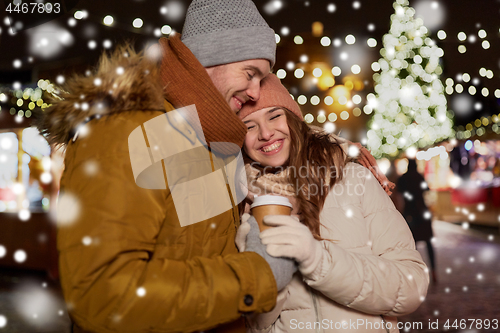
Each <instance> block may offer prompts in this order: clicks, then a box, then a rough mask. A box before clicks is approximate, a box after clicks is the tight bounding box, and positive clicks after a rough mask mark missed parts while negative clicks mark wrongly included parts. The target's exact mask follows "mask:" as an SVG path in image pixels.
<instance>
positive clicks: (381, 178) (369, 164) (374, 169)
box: [348, 141, 396, 195]
mask: <svg viewBox="0 0 500 333" xmlns="http://www.w3.org/2000/svg"><path fill="white" fill-rule="evenodd" d="M348 143H349V145H350V146H355V147H357V148H358V149H359V154H358V156H356V157H357V158H358V162H359V163H360V164H361V165H362V166H364V167H365V168H367V169H368V170H370V171H371V173H372V174H373V175H374V176H375V178H376V179H377V180H378V182H379V183H380V185H382V188H383V189H384V191H385V192H386V193H387V194H388V195H391V194H392V190H393V189H394V188H395V187H396V185H395V184H394V183H393V182H390V181H389V179H387V177H386V176H385V175H384V174H383V173H382V171H380V169H379V167H378V165H377V161H376V160H375V158H374V157H373V156H372V154H371V153H370V151H369V150H368V149H366V148H365V147H363V146H362V145H361V144H360V143H359V142H357V143H353V142H350V141H348Z"/></svg>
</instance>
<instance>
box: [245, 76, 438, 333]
mask: <svg viewBox="0 0 500 333" xmlns="http://www.w3.org/2000/svg"><path fill="white" fill-rule="evenodd" d="M239 116H240V119H242V120H243V122H244V123H245V124H246V126H247V128H248V133H247V136H246V139H245V144H244V152H245V154H246V157H247V162H248V163H247V165H246V169H247V177H248V184H249V189H250V191H251V192H253V193H256V194H259V195H262V194H278V195H286V196H288V197H290V198H291V199H292V203H293V204H294V212H295V213H296V214H298V216H299V217H300V220H301V222H299V219H297V218H293V217H288V216H267V217H265V218H264V222H265V223H267V224H269V225H273V226H275V228H271V229H268V230H266V231H263V232H262V233H260V238H261V240H262V243H263V244H265V245H267V252H268V253H269V254H270V255H272V256H285V257H290V258H293V259H295V260H296V262H297V263H298V267H299V272H298V273H297V274H296V275H295V276H294V278H293V279H292V281H291V282H290V283H289V284H288V286H287V287H286V288H285V289H283V290H282V291H281V292H280V294H279V296H278V302H277V305H276V307H275V308H274V309H273V310H272V311H271V312H269V313H265V314H259V315H252V316H248V317H247V318H248V330H249V331H251V332H321V331H324V332H331V331H342V332H350V331H352V332H398V331H399V330H398V328H397V319H396V318H395V317H396V316H401V315H405V314H408V313H410V312H412V311H414V310H415V309H416V308H417V307H418V306H419V305H420V304H421V302H422V301H423V300H424V298H425V295H426V293H427V286H428V283H429V278H428V272H427V268H426V266H425V264H424V262H423V261H422V258H421V256H420V254H419V253H418V252H417V251H416V250H415V244H414V241H413V238H412V235H411V232H410V230H409V229H408V227H407V225H406V222H405V221H404V219H403V218H402V216H401V215H400V214H399V213H398V212H397V211H396V209H395V208H394V205H393V204H392V201H391V200H390V198H389V197H388V196H387V194H386V193H384V190H383V189H382V187H381V186H380V185H379V183H378V182H377V180H376V179H375V177H373V176H372V174H371V173H370V171H369V170H368V169H366V168H364V167H363V166H361V165H359V164H356V163H352V162H351V161H350V160H349V158H347V156H346V154H345V153H344V150H343V149H342V147H341V145H340V143H339V142H338V141H337V140H335V139H332V138H331V137H330V136H329V135H327V134H324V133H321V132H320V131H318V130H313V129H310V128H309V127H308V126H307V125H306V124H305V123H304V122H303V121H302V115H301V112H300V109H299V107H298V105H297V104H296V103H295V102H294V101H293V100H292V98H291V97H290V95H289V94H288V92H287V91H286V89H285V88H284V87H283V86H282V85H281V83H280V81H279V79H278V78H277V77H276V76H274V75H269V76H268V78H266V79H265V80H264V81H263V83H262V86H261V96H260V99H259V101H258V102H257V103H254V104H253V105H245V106H244V107H243V109H242V110H241V111H240V113H239ZM249 222H251V223H252V224H253V223H254V219H252V218H250V219H249ZM244 224H245V223H244ZM247 227H248V226H247ZM252 228H255V227H252ZM240 229H242V230H243V229H244V228H240ZM250 234H252V232H251V233H250ZM250 234H249V236H248V239H247V241H249V238H250ZM299 273H300V274H299Z"/></svg>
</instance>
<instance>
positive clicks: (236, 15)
mask: <svg viewBox="0 0 500 333" xmlns="http://www.w3.org/2000/svg"><path fill="white" fill-rule="evenodd" d="M181 40H182V42H183V43H184V44H185V45H186V46H187V47H188V48H189V49H190V50H191V52H193V54H194V55H195V56H196V58H197V59H198V61H199V62H200V63H201V64H202V65H203V66H204V67H210V66H216V65H222V64H228V63H231V62H237V61H243V60H249V59H267V60H269V61H270V62H271V67H272V66H274V63H275V59H276V39H275V36H274V31H273V29H271V28H270V27H269V26H268V25H267V23H266V21H265V20H264V18H263V17H262V16H261V15H260V13H259V11H258V9H257V7H256V6H255V4H254V3H253V2H252V1H250V0H193V2H192V3H191V5H189V8H188V10H187V14H186V21H185V22H184V28H183V29H182V36H181Z"/></svg>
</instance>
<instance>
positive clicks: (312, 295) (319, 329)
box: [309, 287, 323, 333]
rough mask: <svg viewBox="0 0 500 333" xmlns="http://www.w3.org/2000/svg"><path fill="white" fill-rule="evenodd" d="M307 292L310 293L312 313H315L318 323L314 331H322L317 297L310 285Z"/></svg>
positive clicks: (320, 332)
mask: <svg viewBox="0 0 500 333" xmlns="http://www.w3.org/2000/svg"><path fill="white" fill-rule="evenodd" d="M309 293H310V294H311V298H312V301H313V305H314V313H315V315H316V322H318V323H319V328H316V333H323V326H322V324H321V321H320V319H321V314H320V313H319V305H318V298H317V296H316V294H315V293H314V292H313V290H312V288H311V287H309Z"/></svg>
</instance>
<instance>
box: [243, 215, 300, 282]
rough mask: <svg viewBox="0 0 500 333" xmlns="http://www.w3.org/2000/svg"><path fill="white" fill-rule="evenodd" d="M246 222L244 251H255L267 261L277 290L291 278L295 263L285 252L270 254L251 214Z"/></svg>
mask: <svg viewBox="0 0 500 333" xmlns="http://www.w3.org/2000/svg"><path fill="white" fill-rule="evenodd" d="M247 223H248V224H249V225H250V232H249V233H248V235H247V243H246V249H245V251H251V252H256V253H257V254H259V255H260V256H262V257H263V258H264V259H265V260H266V261H267V263H268V264H269V266H270V267H271V270H272V271H273V274H274V279H275V280H276V285H277V287H278V291H280V290H281V289H283V288H285V287H286V285H287V284H288V283H290V281H291V280H292V277H293V274H294V273H295V272H296V271H297V264H296V263H295V261H294V260H293V259H290V258H286V257H289V255H287V254H285V255H283V256H280V257H279V258H278V257H274V256H270V255H269V254H268V253H267V252H266V246H265V245H264V244H262V242H261V240H260V238H259V233H260V231H259V225H258V224H257V221H256V220H255V218H254V217H253V216H251V217H250V218H249V219H248V222H247Z"/></svg>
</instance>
